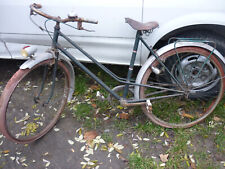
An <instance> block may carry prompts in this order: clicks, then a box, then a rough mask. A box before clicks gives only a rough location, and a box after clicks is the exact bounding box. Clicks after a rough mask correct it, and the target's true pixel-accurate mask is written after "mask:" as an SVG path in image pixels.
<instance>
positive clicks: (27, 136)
mask: <svg viewBox="0 0 225 169" xmlns="http://www.w3.org/2000/svg"><path fill="white" fill-rule="evenodd" d="M57 63H58V64H57V69H56V68H54V66H55V60H54V59H49V60H45V61H43V62H41V63H39V64H37V65H36V66H34V67H33V68H32V69H24V70H22V69H19V70H18V71H17V72H16V73H15V74H14V75H13V76H12V78H11V79H10V80H9V82H8V83H7V85H6V87H5V89H4V91H3V93H2V96H1V102H2V103H1V107H0V116H1V119H0V120H1V123H2V124H1V130H2V133H3V134H4V135H5V136H6V137H7V138H8V139H10V140H12V141H14V142H17V143H29V142H32V141H35V140H37V139H39V138H40V137H42V136H43V135H45V134H46V133H47V132H48V131H49V130H50V129H51V128H52V127H53V126H54V125H55V123H56V122H57V120H58V118H59V117H60V114H61V112H62V111H63V109H64V106H65V104H66V102H67V98H68V93H69V82H70V76H69V70H68V69H67V67H66V66H65V65H64V64H63V63H62V62H60V61H58V62H57ZM54 70H56V71H55V72H56V74H55V76H54V75H53V74H54ZM53 79H54V80H53Z"/></svg>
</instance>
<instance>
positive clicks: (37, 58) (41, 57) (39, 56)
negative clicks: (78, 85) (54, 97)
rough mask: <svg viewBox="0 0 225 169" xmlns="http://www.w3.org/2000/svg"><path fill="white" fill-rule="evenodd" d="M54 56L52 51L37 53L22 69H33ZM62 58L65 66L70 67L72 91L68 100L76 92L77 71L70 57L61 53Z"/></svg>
mask: <svg viewBox="0 0 225 169" xmlns="http://www.w3.org/2000/svg"><path fill="white" fill-rule="evenodd" d="M51 58H54V56H53V54H52V53H49V52H45V53H35V54H34V56H33V57H32V58H30V59H28V60H27V61H26V62H24V63H23V64H22V65H21V66H20V69H32V67H34V66H35V65H37V64H38V63H40V62H42V61H45V60H47V59H51ZM59 58H60V60H61V61H62V62H63V63H64V64H65V66H66V67H67V68H68V70H69V72H70V91H69V95H68V99H67V101H70V100H71V99H72V96H73V93H74V87H75V73H74V69H73V66H72V64H71V63H70V61H69V60H68V59H66V58H65V57H64V56H62V55H59Z"/></svg>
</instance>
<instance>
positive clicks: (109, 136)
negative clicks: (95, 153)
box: [102, 133, 113, 143]
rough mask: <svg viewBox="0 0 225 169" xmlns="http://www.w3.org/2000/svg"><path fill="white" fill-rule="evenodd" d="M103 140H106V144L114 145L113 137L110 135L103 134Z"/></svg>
mask: <svg viewBox="0 0 225 169" xmlns="http://www.w3.org/2000/svg"><path fill="white" fill-rule="evenodd" d="M102 139H103V140H105V142H106V143H112V142H113V136H112V135H111V134H109V133H103V134H102Z"/></svg>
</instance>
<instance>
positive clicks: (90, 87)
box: [70, 64, 225, 169]
mask: <svg viewBox="0 0 225 169" xmlns="http://www.w3.org/2000/svg"><path fill="white" fill-rule="evenodd" d="M87 66H88V67H89V69H90V70H92V71H94V73H96V74H97V75H98V77H100V78H101V79H103V80H104V81H106V84H107V85H109V86H110V87H111V88H113V87H115V86H116V85H118V83H117V82H115V81H114V80H112V79H111V78H110V77H109V76H108V75H106V74H105V72H102V71H99V69H98V68H97V67H95V66H93V65H90V64H88V65H87ZM112 69H113V71H116V72H117V74H118V75H121V76H124V77H125V76H126V73H124V72H126V71H123V70H125V69H126V68H121V67H119V68H118V67H116V66H112ZM118 70H119V71H118ZM76 75H77V76H76V85H75V86H76V92H75V97H76V98H77V99H78V101H79V102H80V104H76V103H77V101H76V102H74V103H73V104H71V105H70V106H71V107H72V108H73V114H74V116H75V117H76V119H78V120H79V121H81V122H82V125H83V127H84V128H87V129H98V130H100V132H102V133H103V134H102V138H103V139H104V140H105V141H106V142H107V143H110V142H113V141H115V140H116V139H122V138H120V137H118V138H117V137H116V136H114V135H113V134H112V133H104V132H103V131H104V126H107V125H108V123H110V126H112V128H111V129H110V131H111V130H112V131H113V130H115V131H116V132H124V133H138V135H139V136H142V137H143V138H144V137H145V136H146V135H148V138H150V142H148V143H146V146H145V144H144V143H142V144H141V143H140V146H139V148H140V149H141V150H139V151H136V152H133V153H131V154H128V156H127V157H128V161H129V168H130V169H149V168H163V167H160V164H161V163H162V162H161V161H160V159H159V157H158V156H157V158H158V160H155V159H152V158H149V157H150V156H151V146H155V145H156V146H157V145H159V144H164V141H165V140H167V141H168V142H169V145H168V146H164V145H163V146H162V147H163V153H164V154H165V153H168V154H169V158H168V162H166V167H165V168H171V169H172V168H190V167H191V165H192V164H191V161H190V159H189V155H190V154H192V155H193V156H194V159H195V161H196V164H195V165H196V166H195V167H196V168H199V169H201V168H209V169H210V168H219V167H220V166H219V164H220V161H218V160H217V161H216V159H215V157H214V156H213V155H215V154H216V155H217V156H218V155H219V156H220V157H221V156H223V157H224V156H225V149H224V143H225V133H224V120H225V113H224V112H225V97H224V98H223V100H222V101H221V102H220V104H219V105H218V106H217V108H216V109H215V111H214V112H213V113H212V114H211V115H210V116H209V117H207V118H206V119H205V120H204V121H203V122H202V123H200V124H197V125H195V126H193V127H192V128H188V129H166V128H163V127H160V126H158V125H155V124H154V123H152V122H151V121H150V120H149V119H147V118H146V116H145V115H144V113H143V112H142V110H141V108H140V107H135V108H134V110H133V111H132V113H131V114H130V115H129V119H127V120H126V119H119V118H117V117H115V114H116V113H118V111H121V110H117V109H115V110H113V108H112V107H111V105H110V104H109V102H108V101H107V100H104V101H102V100H99V99H97V98H96V93H97V91H100V93H101V94H103V95H104V96H105V97H107V95H108V93H107V92H106V91H105V90H104V89H102V88H101V87H100V86H99V85H97V84H96V83H95V82H94V81H93V80H91V79H90V78H89V77H88V76H86V75H84V74H83V73H82V72H80V71H79V70H76ZM86 100H88V101H86ZM88 102H90V103H88ZM191 105H193V104H192V103H190V107H191ZM162 106H163V107H162ZM162 106H158V107H159V108H158V109H157V108H155V109H154V108H153V109H154V111H158V113H159V115H162V116H163V111H162V109H164V110H166V114H169V112H171V113H174V112H173V111H172V110H174V109H175V110H176V109H177V105H176V104H175V103H173V102H170V103H168V104H166V103H164V104H163V105H162ZM195 106H196V105H195ZM96 111H98V113H97V114H96ZM103 114H105V115H107V116H109V117H110V118H109V120H106V121H104V118H105V116H103ZM215 117H218V118H219V121H215V120H214V118H215ZM173 120H174V119H173ZM175 121H176V119H175ZM212 121H213V123H212ZM107 128H108V126H107ZM162 132H166V133H168V138H167V137H166V136H165V135H164V136H160V134H161V133H162ZM126 139H128V138H126ZM202 140H204V141H205V142H206V143H210V145H212V147H211V149H210V151H214V152H213V153H214V154H213V155H211V154H210V153H208V147H207V146H206V145H205V142H203V141H202ZM188 141H190V142H191V144H189V145H188V144H187V142H188ZM130 142H132V140H130ZM158 151H159V152H160V151H162V150H156V152H155V153H158V155H159V152H158ZM146 154H147V155H146Z"/></svg>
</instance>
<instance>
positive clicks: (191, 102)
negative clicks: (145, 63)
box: [139, 47, 225, 128]
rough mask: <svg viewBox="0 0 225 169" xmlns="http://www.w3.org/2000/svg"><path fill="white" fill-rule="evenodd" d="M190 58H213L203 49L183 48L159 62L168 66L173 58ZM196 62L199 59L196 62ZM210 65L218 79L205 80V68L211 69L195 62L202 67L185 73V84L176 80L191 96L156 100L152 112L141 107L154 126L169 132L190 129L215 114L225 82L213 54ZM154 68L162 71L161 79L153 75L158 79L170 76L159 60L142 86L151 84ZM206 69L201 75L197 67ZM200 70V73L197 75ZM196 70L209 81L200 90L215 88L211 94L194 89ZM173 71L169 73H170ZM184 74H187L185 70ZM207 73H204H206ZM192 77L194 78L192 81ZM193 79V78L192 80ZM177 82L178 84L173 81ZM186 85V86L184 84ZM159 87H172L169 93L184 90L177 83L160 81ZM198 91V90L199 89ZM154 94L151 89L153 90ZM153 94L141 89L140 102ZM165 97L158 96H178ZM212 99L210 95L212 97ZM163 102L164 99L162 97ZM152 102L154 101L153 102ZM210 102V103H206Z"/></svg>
mask: <svg viewBox="0 0 225 169" xmlns="http://www.w3.org/2000/svg"><path fill="white" fill-rule="evenodd" d="M191 55H199V56H201V57H207V58H208V56H209V55H210V51H208V50H206V49H203V48H200V47H180V48H176V49H173V50H170V51H168V52H166V53H164V54H163V55H161V56H159V58H160V60H161V61H163V63H166V61H167V60H170V61H171V60H173V59H171V58H172V57H181V58H185V57H189V56H191ZM196 60H197V59H196ZM209 60H210V64H211V65H213V68H214V69H216V71H217V75H216V77H214V79H210V78H209V77H210V76H208V77H207V76H206V73H205V72H206V71H205V69H206V70H207V69H209V68H205V67H207V66H208V65H206V64H205V65H203V64H204V63H201V62H200V61H196V62H197V63H198V64H199V66H195V67H194V66H193V67H191V68H192V69H193V71H189V74H188V73H187V74H186V73H185V72H184V77H188V78H186V80H183V81H181V80H180V79H176V80H177V81H179V82H180V84H182V87H183V90H185V92H186V93H189V95H187V94H186V95H183V96H177V97H171V98H164V99H161V100H155V101H152V111H148V110H147V108H146V106H145V105H142V110H143V112H144V113H145V114H146V115H147V117H148V118H149V119H150V120H152V121H153V122H154V123H156V124H158V125H160V126H162V127H166V128H187V127H191V126H193V125H195V124H197V123H199V122H201V121H202V120H204V119H205V118H206V117H207V116H209V115H210V114H211V113H212V112H213V110H214V109H215V107H216V105H217V104H218V103H219V102H220V100H221V99H222V97H223V93H224V89H225V79H224V77H225V76H224V65H223V64H222V63H221V62H220V61H219V60H218V58H217V56H215V55H214V54H212V55H211V56H210V58H209ZM152 66H153V67H154V68H158V69H159V70H161V73H160V75H154V78H155V76H162V77H166V76H168V75H169V73H168V72H166V70H165V69H163V68H162V67H161V65H160V64H159V62H158V61H157V59H156V60H155V61H154V62H153V63H152V65H150V66H149V68H148V69H147V70H146V72H145V73H144V76H143V77H142V80H141V83H142V84H148V82H150V81H152V77H151V76H152V74H154V73H153V71H152ZM201 66H202V67H203V68H202V72H201V69H200V68H198V67H201ZM197 68H198V71H199V72H198V71H197ZM192 69H191V70H192ZM194 69H196V72H198V73H199V74H198V77H201V76H203V75H204V76H205V79H207V78H208V79H207V80H208V81H207V80H206V81H207V82H205V83H204V84H201V85H200V87H205V88H206V87H207V86H209V85H211V84H212V83H215V82H216V84H214V87H213V88H210V90H207V91H203V90H197V87H196V86H195V87H194V86H193V83H194V82H193V81H194V80H196V79H197V78H195V79H194V76H195V75H196V74H197V73H195V74H194ZM169 70H170V69H169ZM183 71H185V70H183ZM204 71H205V72H204ZM192 76H193V77H192ZM190 77H192V78H190ZM170 79H172V78H170ZM189 79H192V83H189V82H188V80H189ZM174 81H175V80H174ZM185 81H187V82H185ZM157 84H158V85H163V84H164V86H165V85H167V86H169V85H170V87H168V88H170V89H179V90H181V87H179V86H178V85H177V84H176V83H175V82H173V83H172V82H170V83H167V84H165V83H163V82H159V81H157ZM200 87H199V88H200ZM151 90H152V89H151ZM159 91H160V90H157V91H156V92H155V93H157V92H158V93H159ZM151 92H152V91H148V90H147V89H146V87H140V95H139V96H140V98H142V99H143V98H146V97H148V96H149V95H150V94H151ZM164 92H165V94H164V95H162V93H161V94H158V93H157V95H155V96H158V97H159V96H168V95H171V94H176V93H177V92H171V91H167V90H164ZM212 92H213V94H212V95H211V97H208V96H209V93H212ZM204 96H205V97H207V99H206V98H205V97H204ZM161 98H162V97H161ZM150 100H151V99H150ZM206 102H207V103H206Z"/></svg>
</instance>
